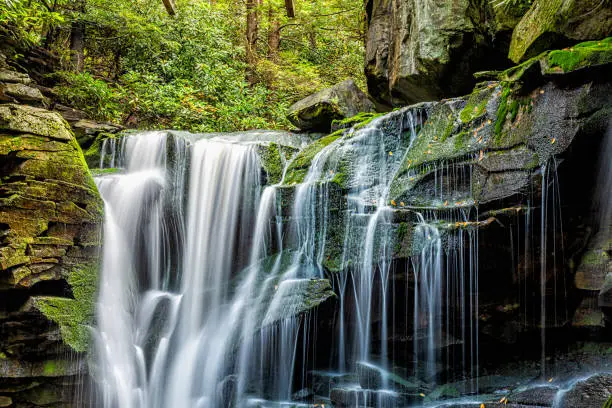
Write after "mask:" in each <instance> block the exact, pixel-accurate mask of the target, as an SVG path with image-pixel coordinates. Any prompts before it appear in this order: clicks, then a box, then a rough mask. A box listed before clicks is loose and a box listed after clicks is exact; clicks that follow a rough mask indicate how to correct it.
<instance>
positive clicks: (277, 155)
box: [258, 142, 283, 184]
mask: <svg viewBox="0 0 612 408" xmlns="http://www.w3.org/2000/svg"><path fill="white" fill-rule="evenodd" d="M258 150H259V158H260V159H261V164H262V166H263V168H264V170H265V171H266V174H267V175H268V184H277V183H280V181H281V177H282V176H283V159H282V157H281V149H280V146H279V145H278V144H276V143H274V142H271V143H270V144H269V145H268V146H261V147H260V148H259V149H258Z"/></svg>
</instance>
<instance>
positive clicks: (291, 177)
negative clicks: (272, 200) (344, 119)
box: [283, 129, 344, 185]
mask: <svg viewBox="0 0 612 408" xmlns="http://www.w3.org/2000/svg"><path fill="white" fill-rule="evenodd" d="M343 133H344V130H343V129H340V130H338V131H336V132H334V133H332V134H330V135H327V136H325V137H322V138H321V139H318V140H315V141H314V142H312V143H311V144H309V145H308V146H306V147H305V148H304V149H302V151H300V152H299V153H298V154H297V155H296V156H295V158H294V159H293V160H292V161H291V163H289V167H288V168H287V173H286V175H285V180H284V182H283V184H284V185H294V184H299V183H301V182H302V181H304V177H305V176H306V174H307V173H308V168H309V167H310V164H311V162H312V159H314V157H315V156H316V155H317V153H319V152H320V151H321V150H323V149H324V148H325V147H327V146H329V145H330V144H331V143H333V142H335V141H336V140H337V139H339V138H340V137H341V136H342V134H343Z"/></svg>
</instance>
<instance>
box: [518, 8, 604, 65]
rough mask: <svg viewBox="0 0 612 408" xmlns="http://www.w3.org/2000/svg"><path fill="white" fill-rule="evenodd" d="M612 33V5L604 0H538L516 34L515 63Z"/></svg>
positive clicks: (521, 22) (519, 25)
mask: <svg viewBox="0 0 612 408" xmlns="http://www.w3.org/2000/svg"><path fill="white" fill-rule="evenodd" d="M610 34H612V4H611V3H610V2H609V1H601V0H546V1H543V0H536V1H534V4H533V6H532V7H531V8H530V9H529V11H528V12H527V13H526V14H525V16H524V17H523V18H522V19H521V21H520V22H519V23H518V25H517V26H516V28H515V29H514V32H513V34H512V42H511V44H510V50H509V57H510V59H511V60H512V61H514V62H520V61H522V60H524V59H527V58H531V57H534V56H536V55H538V54H539V53H541V52H542V51H546V50H550V49H554V48H562V47H565V46H569V45H571V44H575V43H577V42H580V41H587V40H597V39H600V38H605V37H607V36H609V35H610Z"/></svg>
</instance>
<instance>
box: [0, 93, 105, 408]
mask: <svg viewBox="0 0 612 408" xmlns="http://www.w3.org/2000/svg"><path fill="white" fill-rule="evenodd" d="M0 163H1V165H0V292H1V293H0V298H1V299H2V302H0V384H2V383H3V382H5V380H6V381H8V380H7V378H10V379H13V380H11V381H13V382H15V381H17V380H15V379H19V381H18V382H20V384H22V385H23V384H26V383H30V382H32V381H34V382H36V383H37V384H39V385H41V386H42V384H47V383H46V380H45V378H47V377H66V378H69V379H74V378H77V377H76V376H77V375H78V374H81V373H83V372H84V368H83V367H84V365H83V363H82V359H81V358H80V357H79V355H80V353H82V352H84V351H86V350H87V346H88V342H89V334H88V333H89V332H88V329H87V326H88V325H91V324H92V323H93V317H94V303H95V292H96V282H97V271H98V254H99V249H100V245H101V242H100V241H101V239H100V238H101V229H100V227H101V224H102V220H103V203H102V200H101V198H100V196H99V194H98V191H97V189H96V186H95V184H94V182H93V179H92V177H91V174H90V172H89V169H88V167H87V165H86V163H85V159H84V157H83V153H82V151H81V149H80V147H79V145H78V143H77V140H76V139H75V137H74V135H73V134H72V132H71V130H70V127H69V126H68V124H67V123H66V122H65V121H64V120H63V119H62V117H61V116H60V115H59V114H58V113H55V112H50V111H47V110H44V109H40V108H36V107H31V106H24V105H16V104H6V105H0ZM70 355H73V357H71V358H69V359H68V360H66V356H70ZM58 361H59V362H60V363H61V364H60V363H57V362H58ZM58 364H59V365H58ZM70 364H73V365H74V364H76V366H74V367H73V366H71V365H70ZM71 381H72V380H66V381H65V385H64V386H63V387H64V388H66V387H69V386H70V384H69V383H70V382H71ZM13 385H14V386H15V387H16V384H13ZM56 385H57V384H55V385H54V387H55V386H56ZM15 387H14V388H15ZM45 387H46V386H45ZM61 387H62V386H60V388H61ZM17 388H18V387H17ZM17 388H15V389H17ZM26 388H27V387H26ZM37 389H38V390H39V391H40V390H42V388H40V387H38V388H37ZM66 389H67V388H66ZM45 390H47V388H45ZM0 392H2V393H5V392H10V391H7V390H4V389H3V388H2V387H1V386H0ZM41 392H42V391H41ZM27 394H28V393H27V392H26V391H25V390H24V389H20V390H19V395H15V399H16V400H17V401H22V402H24V403H25V402H26V401H27V402H28V403H29V404H31V405H28V406H37V405H41V404H42V402H41V401H46V402H45V404H47V405H48V403H49V400H48V399H46V398H43V397H42V395H43V394H45V395H47V394H48V393H47V391H45V392H44V393H42V394H41V393H32V394H31V397H32V398H31V399H28V396H27ZM35 394H36V395H35ZM61 394H62V392H59V395H61ZM54 395H55V394H54ZM54 398H55V397H54ZM56 402H57V401H54V403H56ZM45 404H43V405H45Z"/></svg>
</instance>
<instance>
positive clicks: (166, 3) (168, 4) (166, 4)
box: [162, 0, 176, 16]
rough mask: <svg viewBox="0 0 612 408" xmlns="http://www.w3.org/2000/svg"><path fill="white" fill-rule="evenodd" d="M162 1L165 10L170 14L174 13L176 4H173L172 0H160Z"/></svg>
mask: <svg viewBox="0 0 612 408" xmlns="http://www.w3.org/2000/svg"><path fill="white" fill-rule="evenodd" d="M162 1H163V2H164V7H166V11H167V12H168V14H170V15H171V16H174V15H175V14H176V6H175V5H174V0H162Z"/></svg>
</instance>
